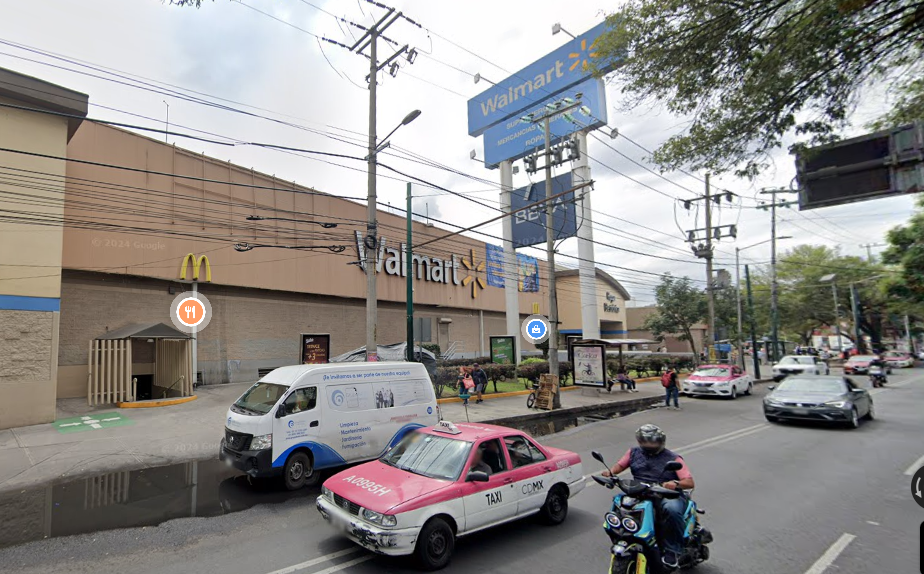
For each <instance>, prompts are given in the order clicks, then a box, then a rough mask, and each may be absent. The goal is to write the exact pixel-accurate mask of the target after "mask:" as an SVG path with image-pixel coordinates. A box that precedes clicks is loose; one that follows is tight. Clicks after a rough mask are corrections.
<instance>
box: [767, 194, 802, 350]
mask: <svg viewBox="0 0 924 574" xmlns="http://www.w3.org/2000/svg"><path fill="white" fill-rule="evenodd" d="M760 193H761V195H770V205H769V206H766V205H764V206H761V207H759V209H766V208H767V207H769V209H770V330H771V331H770V345H771V348H772V351H771V353H770V361H771V362H774V363H775V362H777V361H779V360H780V312H779V285H778V284H777V280H776V208H777V207H789V206H790V205H795V204H798V203H799V202H798V201H780V202H777V200H776V196H777V194H779V193H796V192H794V191H791V190H788V189H765V190H763V191H761V192H760Z"/></svg>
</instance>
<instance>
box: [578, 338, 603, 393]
mask: <svg viewBox="0 0 924 574" xmlns="http://www.w3.org/2000/svg"><path fill="white" fill-rule="evenodd" d="M571 349H572V353H573V354H574V384H575V385H578V386H582V387H598V388H603V387H606V347H605V346H603V345H573V346H572V347H571Z"/></svg>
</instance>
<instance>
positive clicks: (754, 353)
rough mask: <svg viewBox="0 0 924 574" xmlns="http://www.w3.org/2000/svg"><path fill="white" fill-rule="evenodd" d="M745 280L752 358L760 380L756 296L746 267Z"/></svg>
mask: <svg viewBox="0 0 924 574" xmlns="http://www.w3.org/2000/svg"><path fill="white" fill-rule="evenodd" d="M744 280H745V282H746V283H747V285H748V319H749V320H748V322H749V323H750V324H751V356H752V357H753V358H754V378H755V379H759V378H760V356H759V355H758V354H757V324H756V323H755V321H754V295H753V294H752V293H751V272H750V271H749V270H748V266H747V265H745V266H744Z"/></svg>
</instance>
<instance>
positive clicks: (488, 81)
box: [475, 73, 497, 86]
mask: <svg viewBox="0 0 924 574" xmlns="http://www.w3.org/2000/svg"><path fill="white" fill-rule="evenodd" d="M481 80H484V81H485V82H487V83H489V84H491V85H492V86H496V85H497V83H495V82H492V81H491V80H489V79H487V78H485V77H484V76H482V75H481V73H477V74H475V83H476V84H477V83H478V82H480V81H481Z"/></svg>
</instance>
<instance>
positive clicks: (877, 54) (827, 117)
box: [598, 0, 924, 178]
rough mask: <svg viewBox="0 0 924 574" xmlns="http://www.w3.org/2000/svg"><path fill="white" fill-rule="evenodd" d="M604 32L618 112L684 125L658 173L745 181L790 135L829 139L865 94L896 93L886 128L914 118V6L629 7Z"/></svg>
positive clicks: (923, 12) (735, 3)
mask: <svg viewBox="0 0 924 574" xmlns="http://www.w3.org/2000/svg"><path fill="white" fill-rule="evenodd" d="M607 22H608V23H609V24H610V30H609V31H608V32H607V33H606V34H605V35H604V36H603V38H602V40H601V42H600V44H599V49H598V52H600V53H601V56H602V57H603V58H604V59H605V60H607V61H611V60H612V59H619V60H620V67H619V68H618V69H617V71H616V74H615V79H616V80H617V81H619V82H620V83H621V84H622V90H623V93H624V97H625V101H626V107H627V108H630V109H631V108H634V107H636V106H638V105H639V104H643V103H660V104H663V105H665V106H666V108H667V109H668V110H669V111H670V112H672V113H675V114H679V115H683V116H688V117H689V118H690V123H689V126H688V128H687V130H686V131H685V132H684V133H682V134H679V135H676V136H674V137H672V138H670V139H669V140H667V142H665V143H664V144H663V145H662V146H661V147H660V148H658V149H657V150H656V151H655V153H654V156H653V160H654V161H655V162H657V163H658V164H660V165H661V166H662V167H663V168H665V169H677V168H679V167H689V168H692V169H697V170H699V169H702V170H705V171H709V172H713V173H721V172H728V171H732V170H735V173H736V174H737V175H739V176H744V177H751V178H753V177H755V176H756V175H757V174H758V173H759V172H760V171H761V170H762V169H764V168H766V167H767V166H768V164H769V162H768V154H770V153H771V152H773V151H774V150H776V149H778V148H781V147H782V146H783V142H784V138H785V137H787V136H789V135H793V134H794V135H796V136H799V137H802V138H804V139H805V140H806V141H805V142H804V143H806V144H815V143H822V142H826V141H829V140H831V139H833V138H834V137H835V135H836V133H837V132H838V130H839V129H841V128H842V127H844V126H845V125H846V123H847V119H848V116H849V114H850V112H851V110H852V107H853V105H854V104H855V102H856V99H857V98H858V96H859V94H860V92H861V91H862V90H863V88H866V87H873V86H875V87H876V88H883V87H885V88H892V89H893V91H896V92H897V93H898V94H899V95H900V97H899V99H898V101H897V102H896V103H895V104H894V105H893V108H892V109H891V110H888V109H885V112H886V114H885V116H884V119H883V121H894V120H904V119H907V117H908V114H910V115H911V116H915V117H920V115H918V114H919V113H920V110H921V108H920V103H921V101H922V98H921V96H922V93H924V86H922V85H921V77H922V72H924V25H922V24H924V4H922V3H921V1H920V0H773V1H767V0H727V1H716V0H628V1H627V2H626V4H625V5H623V6H622V7H620V8H619V9H618V10H617V11H616V12H615V13H613V14H612V15H610V16H609V17H608V18H607Z"/></svg>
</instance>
